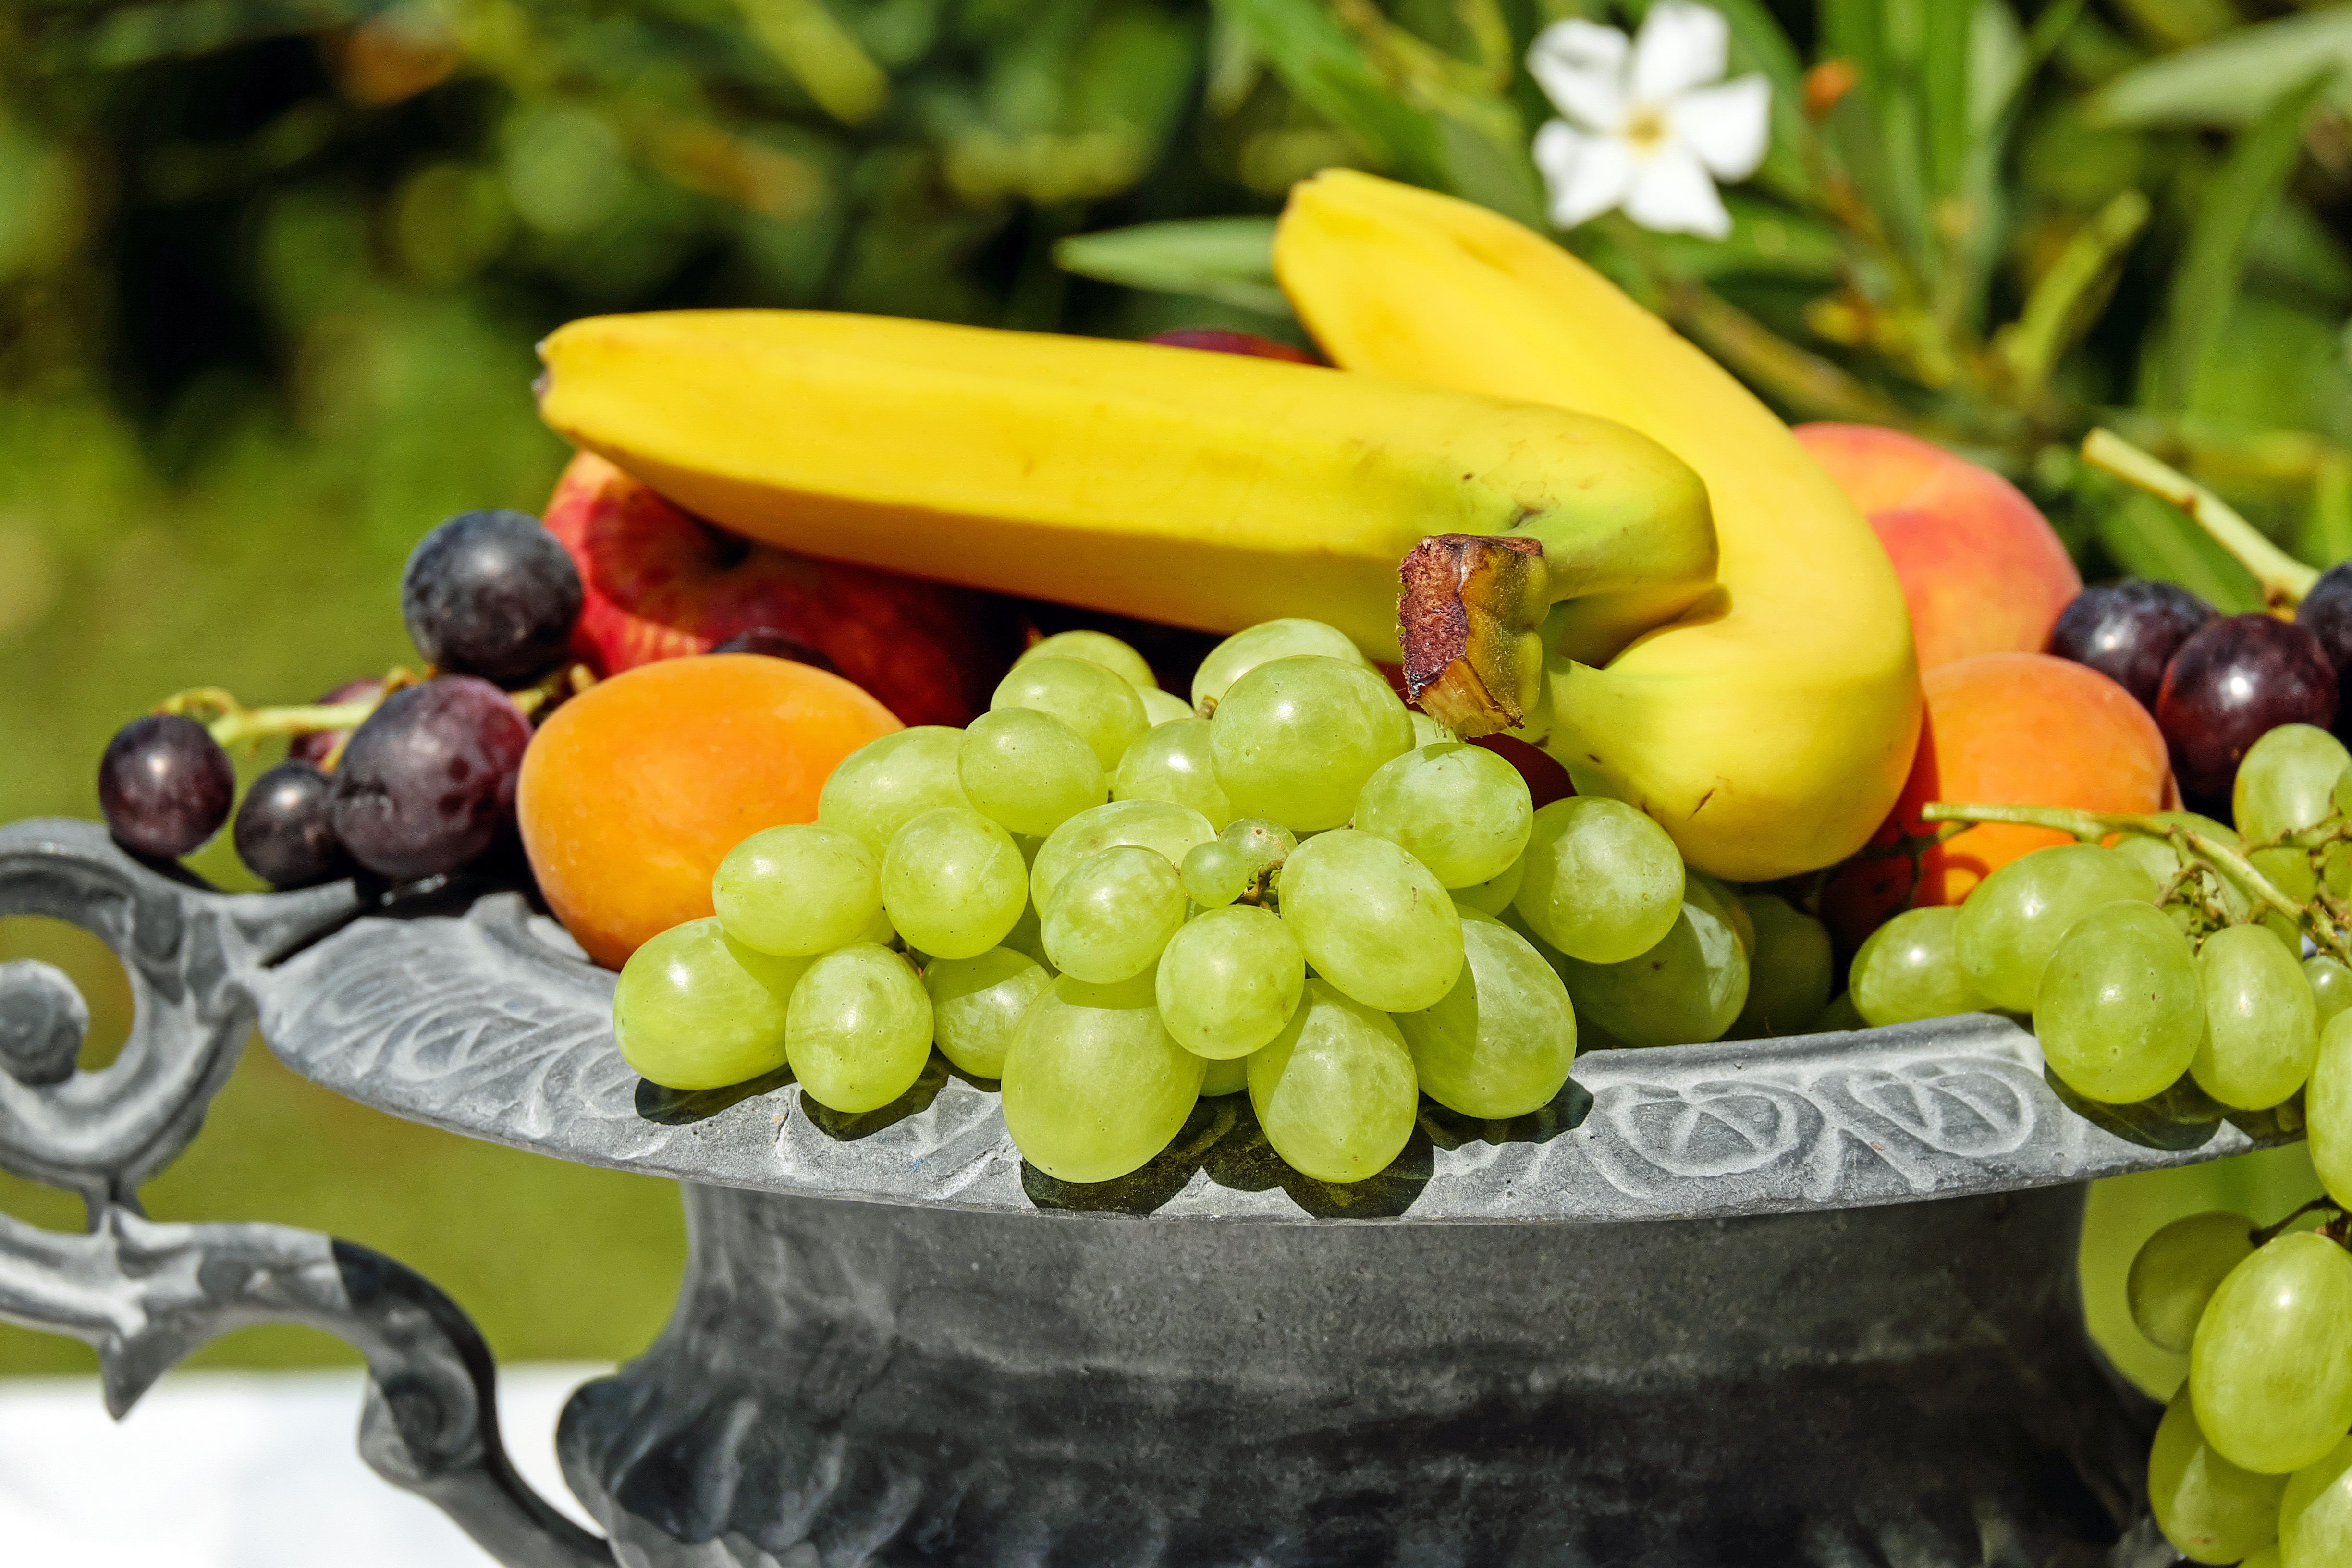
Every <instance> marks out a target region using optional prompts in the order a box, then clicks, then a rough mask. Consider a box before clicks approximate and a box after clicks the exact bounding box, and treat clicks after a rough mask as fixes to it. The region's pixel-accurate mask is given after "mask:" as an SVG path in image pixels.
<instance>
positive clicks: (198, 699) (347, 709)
mask: <svg viewBox="0 0 2352 1568" xmlns="http://www.w3.org/2000/svg"><path fill="white" fill-rule="evenodd" d="M415 682H416V677H415V676H414V675H412V674H411V673H409V672H408V671H407V670H405V669H394V671H392V673H391V674H389V675H387V676H385V677H384V681H383V690H382V691H381V692H379V693H377V694H376V695H375V696H373V697H370V698H365V699H362V700H359V701H356V702H299V703H289V704H286V705H284V706H281V707H275V708H247V706H246V705H245V704H244V703H242V702H239V701H238V700H236V697H235V695H233V694H232V693H231V692H229V691H228V690H227V689H226V688H224V687H218V686H196V687H191V688H190V689H187V690H185V691H175V692H173V694H172V695H171V696H169V697H166V698H165V699H163V701H161V702H158V703H157V704H155V711H156V712H158V713H181V714H185V715H187V716H188V717H189V718H192V719H195V720H198V721H201V722H202V723H203V725H204V727H205V730H206V731H209V732H210V733H211V735H212V738H213V742H214V743H215V745H217V746H219V747H220V748H221V749H222V750H224V751H226V750H227V749H228V748H229V747H231V746H245V747H247V748H248V749H250V748H251V747H252V745H253V744H254V742H257V741H265V740H268V739H269V738H270V737H271V736H273V735H304V734H309V733H310V732H311V731H317V730H351V729H355V728H357V727H358V726H359V725H360V724H362V723H363V722H365V721H366V720H367V716H368V715H369V714H371V713H373V712H374V711H375V710H376V705H377V704H378V703H380V702H382V701H383V700H384V698H386V697H388V696H390V695H391V694H392V693H394V692H395V691H397V690H399V689H401V688H402V687H404V686H413V685H415Z"/></svg>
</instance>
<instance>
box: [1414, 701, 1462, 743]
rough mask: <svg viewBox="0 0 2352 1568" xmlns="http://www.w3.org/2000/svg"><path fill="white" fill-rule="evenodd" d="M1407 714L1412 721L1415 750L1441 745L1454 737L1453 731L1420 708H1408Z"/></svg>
mask: <svg viewBox="0 0 2352 1568" xmlns="http://www.w3.org/2000/svg"><path fill="white" fill-rule="evenodd" d="M1405 716H1406V717H1407V718H1409V719H1411V720H1412V744H1413V749H1414V750H1415V751H1419V750H1420V749H1421V748H1422V747H1423V746H1434V745H1439V744H1442V743H1444V742H1449V741H1452V740H1453V739H1454V731H1451V730H1449V729H1447V728H1446V727H1445V726H1444V725H1443V724H1441V723H1439V722H1438V721H1436V720H1434V719H1433V718H1431V717H1430V716H1429V715H1428V714H1426V713H1424V712H1423V711H1422V710H1420V709H1418V708H1409V709H1407V710H1405Z"/></svg>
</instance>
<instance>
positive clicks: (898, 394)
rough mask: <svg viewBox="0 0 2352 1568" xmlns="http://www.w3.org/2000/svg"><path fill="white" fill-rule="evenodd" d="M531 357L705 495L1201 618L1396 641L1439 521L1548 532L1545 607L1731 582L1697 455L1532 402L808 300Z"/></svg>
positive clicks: (607, 428) (967, 575) (575, 342)
mask: <svg viewBox="0 0 2352 1568" xmlns="http://www.w3.org/2000/svg"><path fill="white" fill-rule="evenodd" d="M540 353H541V358H542V360H543V361H544V362H545V363H546V367H547V370H546V375H545V376H544V377H543V379H542V381H541V395H540V412H541V416H543V417H544V418H545V419H546V421H547V423H548V424H549V425H551V426H553V427H554V428H555V430H556V431H557V432H559V433H560V434H562V436H564V437H566V438H568V439H569V440H571V441H572V443H573V444H574V445H576V446H579V447H585V448H586V449H588V450H590V451H593V452H595V453H598V454H599V455H601V456H603V457H605V458H610V459H611V460H612V461H613V462H614V463H616V464H618V465H619V466H620V467H622V468H625V469H626V470H628V472H630V473H631V474H634V475H635V476H636V477H637V478H638V479H641V480H643V481H644V482H646V484H648V485H650V486H651V487H653V488H654V489H656V490H658V491H660V492H661V493H662V494H663V495H665V496H667V497H668V498H669V499H671V500H674V501H677V502H678V503H679V504H681V505H683V506H684V507H686V508H687V509H688V510H691V511H694V512H697V513H699V514H700V515H702V516H704V517H707V518H709V519H711V520H712V521H716V522H719V523H721V524H724V525H725V526H727V527H729V528H730V529H734V530H736V531H739V532H741V533H745V534H748V535H750V536H751V537H752V538H754V539H760V540H764V541H766V542H770V543H773V544H780V545H784V546H787V547H789V548H791V549H793V550H798V551H802V552H807V553H810V554H814V555H824V556H832V557H835V558H838V559H845V560H850V561H857V562H864V563H871V564H874V565H877V566H886V567H889V568H891V569H894V570H897V571H901V572H909V573H913V574H918V575H922V576H929V577H939V578H944V579H948V580H950V581H953V582H959V583H970V584H978V585H980V586H982V587H987V588H995V589H999V590H1002V591H1004V592H1007V593H1013V594H1023V595H1035V596H1039V597H1044V598H1049V599H1057V600H1062V601H1065V602H1066V603H1070V604H1076V605H1090V606H1093V607H1096V608H1098V609H1106V610H1113V611H1118V612H1121V613H1124V614H1128V615H1134V616H1147V617H1150V618H1152V619H1155V620H1162V621H1172V622H1176V623H1178V624H1181V625H1185V626H1200V627H1203V628H1207V629H1210V630H1214V631H1234V630H1238V629H1240V628H1241V627H1243V626H1251V625H1254V624H1255V623H1256V622H1259V621H1263V620H1267V619H1271V618H1273V617H1275V616H1311V617H1314V618H1316V619H1319V620H1324V621H1328V622H1329V623H1331V624H1332V625H1334V626H1339V628H1340V629H1341V630H1343V631H1345V632H1346V633H1347V634H1348V635H1349V637H1353V638H1355V639H1356V641H1357V642H1358V643H1360V645H1361V646H1362V647H1364V649H1365V650H1366V651H1367V652H1368V653H1370V654H1372V655H1373V656H1375V657H1378V658H1390V659H1393V658H1396V657H1397V651H1398V647H1397V636H1396V615H1397V572H1398V563H1399V560H1400V558H1401V557H1402V556H1403V555H1404V554H1405V553H1406V552H1408V551H1410V550H1412V548H1413V547H1414V545H1415V544H1416V542H1419V541H1421V540H1422V539H1423V536H1424V535H1429V534H1457V533H1458V534H1473V535H1505V536H1510V537H1512V538H1515V539H1520V540H1533V541H1536V542H1539V543H1540V544H1541V545H1542V546H1543V549H1542V551H1541V552H1540V553H1541V557H1542V560H1543V562H1544V563H1546V565H1545V570H1543V571H1541V572H1538V574H1537V580H1536V584H1535V587H1536V592H1537V597H1536V598H1535V600H1534V605H1535V615H1536V616H1540V614H1541V611H1542V606H1543V605H1545V604H1548V603H1550V602H1553V601H1557V600H1560V599H1563V598H1566V597H1569V596H1570V595H1636V596H1639V597H1642V598H1643V599H1644V600H1650V601H1655V602H1657V603H1660V604H1663V605H1671V606H1672V608H1671V609H1669V610H1667V611H1665V612H1664V613H1665V614H1668V615H1671V614H1673V613H1675V612H1677V611H1679V610H1681V609H1682V608H1684V607H1685V606H1686V605H1690V604H1692V603H1694V602H1695V601H1696V600H1697V599H1698V598H1699V597H1700V596H1701V595H1703V594H1705V593H1706V591H1707V590H1708V588H1709V587H1710V586H1711V584H1712V583H1713V580H1714V575H1715V563H1716V542H1715V531H1714V528H1713V525H1712V523H1711V521H1710V520H1709V517H1708V513H1707V506H1706V491H1705V488H1704V487H1703V486H1702V485H1701V484H1700V483H1699V481H1698V479H1697V477H1696V475H1695V474H1694V473H1693V472H1692V471H1691V469H1690V468H1688V467H1687V466H1686V465H1685V463H1684V462H1683V461H1682V460H1681V459H1679V458H1675V456H1674V455H1673V454H1671V453H1669V452H1668V451H1666V450H1665V448H1664V447H1661V446H1659V445H1658V444H1657V443H1656V442H1654V441H1653V440H1651V439H1650V438H1648V437H1644V436H1641V435H1637V434H1636V433H1634V432H1633V431H1631V430H1628V429H1626V428H1624V427H1623V426H1619V425H1614V424H1611V423H1609V422H1608V421H1606V420H1602V419H1596V418H1593V417H1591V416H1585V415H1580V414H1575V413H1571V412H1568V411H1565V410H1562V409H1560V408H1558V407H1555V406H1551V405H1544V404H1536V403H1511V402H1507V401H1505V400H1502V399H1498V398H1495V397H1490V396H1482V395H1475V394H1467V393H1462V392H1454V391H1449V390H1444V389H1441V388H1434V387H1429V386H1411V385H1404V384H1398V383H1394V382H1390V381H1384V380H1381V379H1378V378H1377V377H1374V376H1368V375H1357V374H1347V373H1343V372H1340V371H1336V370H1329V369H1325V368H1323V367H1320V366H1314V365H1301V364H1294V363H1286V362H1282V361H1277V360H1271V359H1256V358H1251V357H1247V356H1243V355H1235V354H1223V353H1202V352H1200V351H1197V350H1192V349H1181V348H1167V347H1160V346H1156V345H1153V344H1149V343H1132V342H1102V341H1097V340H1092V339H1085V338H1071V337H1055V336H1047V335H1044V334H1037V333H1025V332H1007V331H987V330H982V329H979V328H971V327H955V326H943V325H940V324H937V323H933V322H927V321H904V320H898V319H895V318H884V317H869V316H853V315H839V314H831V313H820V312H806V311H782V310H736V311H676V312H666V313H661V314H654V315H635V316H604V317H595V318H592V319H590V320H586V321H574V322H572V323H571V324H570V325H568V326H565V327H563V328H562V329H561V330H559V331H556V332H555V333H553V334H552V335H551V336H550V337H549V338H548V339H547V341H546V342H544V343H542V344H541V349H540ZM1515 581H1516V579H1515ZM1523 624H1525V625H1526V626H1530V627H1531V626H1532V624H1533V617H1528V619H1527V621H1526V622H1525V623H1523ZM1474 631H1475V628H1474ZM1527 637H1528V643H1529V645H1530V647H1532V641H1533V632H1532V630H1531V629H1530V630H1528V633H1527ZM1525 665H1526V671H1527V675H1526V683H1527V686H1528V689H1527V690H1526V692H1525V696H1526V698H1527V700H1528V702H1530V703H1532V702H1534V701H1535V700H1537V699H1538V696H1539V692H1538V690H1537V689H1535V688H1536V687H1537V685H1538V682H1539V678H1540V668H1541V666H1540V660H1539V658H1527V659H1526V660H1525Z"/></svg>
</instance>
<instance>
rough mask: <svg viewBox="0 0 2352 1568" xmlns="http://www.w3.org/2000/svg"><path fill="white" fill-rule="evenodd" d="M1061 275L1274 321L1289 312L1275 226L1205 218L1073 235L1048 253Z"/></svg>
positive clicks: (1270, 221)
mask: <svg viewBox="0 0 2352 1568" xmlns="http://www.w3.org/2000/svg"><path fill="white" fill-rule="evenodd" d="M1054 263H1055V266H1057V267H1059V268H1062V269H1063V270H1064V271H1066V272H1075V273H1076V274H1077V275H1078V276H1079V277H1081V278H1092V279H1097V280H1099V281H1101V282H1105V283H1118V284H1123V285H1125V286H1126V287H1128V288H1129V289H1150V290H1152V291H1153V292H1155V293H1161V294H1197V295H1200V296H1201V297H1202V298H1203V299H1208V300H1219V301H1221V302H1223V303H1224V304H1228V305H1239V306H1241V307H1243V308H1244V309H1245V310H1262V311H1265V313H1266V314H1268V315H1272V316H1284V315H1287V314H1289V312H1290V306H1289V304H1288V303H1287V302H1286V300H1284V299H1283V297H1282V290H1281V289H1278V288H1276V286H1275V281H1274V219H1272V218H1270V217H1207V218H1192V219H1185V220H1181V221H1178V222H1174V223H1146V224H1138V225H1137V226H1134V227H1132V228H1113V229H1106V230H1104V231H1103V232H1101V233H1099V234H1080V235H1073V236H1071V237H1069V238H1067V239H1065V240H1062V241H1060V242H1059V243H1058V244H1056V245H1055V247H1054Z"/></svg>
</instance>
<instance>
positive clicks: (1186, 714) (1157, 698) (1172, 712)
mask: <svg viewBox="0 0 2352 1568" xmlns="http://www.w3.org/2000/svg"><path fill="white" fill-rule="evenodd" d="M1136 694H1137V695H1138V696H1139V697H1141V698H1142V699H1143V716H1144V717H1145V718H1146V719H1148V720H1150V721H1151V727H1152V728H1153V729H1155V730H1157V729H1158V728H1160V725H1162V724H1179V723H1181V722H1183V721H1185V720H1187V719H1197V718H1199V717H1200V715H1199V714H1197V713H1195V712H1193V711H1192V707H1191V705H1190V704H1188V703H1187V702H1186V701H1185V700H1183V699H1182V698H1181V697H1179V696H1177V695H1176V694H1175V693H1174V692H1172V691H1162V690H1160V688H1158V687H1156V686H1139V687H1137V688H1136ZM1134 751H1135V748H1134V747H1133V746H1129V748H1128V752H1129V754H1130V755H1132V754H1133V753H1134Z"/></svg>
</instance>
